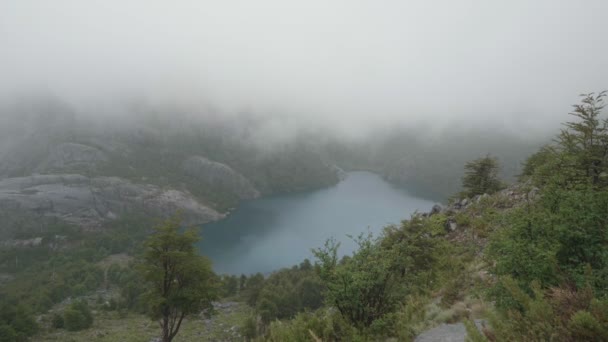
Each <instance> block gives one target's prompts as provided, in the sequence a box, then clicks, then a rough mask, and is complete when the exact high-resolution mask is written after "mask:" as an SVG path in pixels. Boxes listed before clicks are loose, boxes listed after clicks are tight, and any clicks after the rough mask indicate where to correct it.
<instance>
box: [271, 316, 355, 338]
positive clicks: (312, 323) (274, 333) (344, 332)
mask: <svg viewBox="0 0 608 342" xmlns="http://www.w3.org/2000/svg"><path fill="white" fill-rule="evenodd" d="M365 340H366V339H365V338H364V337H363V336H361V335H360V334H359V333H358V332H357V330H356V329H355V328H354V327H353V326H351V325H350V324H349V322H347V321H345V320H344V319H343V318H342V316H341V315H340V314H338V313H337V312H335V310H331V309H322V310H318V311H316V312H314V313H311V312H303V313H299V314H297V315H296V316H295V318H294V319H293V320H290V321H287V322H283V321H275V322H272V323H271V324H270V326H269V328H268V334H267V336H266V338H265V341H273V342H283V341H294V342H310V341H353V342H355V341H365Z"/></svg>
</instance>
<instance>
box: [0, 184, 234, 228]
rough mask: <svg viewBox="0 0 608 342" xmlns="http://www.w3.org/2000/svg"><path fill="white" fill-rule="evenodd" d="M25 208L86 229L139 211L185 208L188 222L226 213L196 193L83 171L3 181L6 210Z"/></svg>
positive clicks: (166, 212)
mask: <svg viewBox="0 0 608 342" xmlns="http://www.w3.org/2000/svg"><path fill="white" fill-rule="evenodd" d="M7 210H11V211H19V212H25V213H28V214H30V215H35V216H40V217H55V218H58V219H61V220H63V221H66V222H69V223H73V224H76V225H78V226H81V227H85V228H95V227H97V226H99V225H100V224H101V223H102V222H104V221H106V220H112V219H115V218H116V217H118V216H120V215H121V214H124V213H128V212H132V211H137V212H143V213H146V214H148V215H151V216H157V217H167V216H170V215H172V214H174V213H175V212H176V211H181V212H182V215H183V218H184V220H185V221H186V223H188V224H200V223H205V222H209V221H214V220H218V219H220V218H222V217H223V215H222V214H220V213H218V212H217V211H215V210H213V209H211V208H208V207H206V206H205V205H203V204H201V203H200V202H198V201H197V200H196V199H195V198H194V197H193V196H192V195H190V194H189V193H186V192H182V191H177V190H170V189H169V190H167V189H162V188H160V187H158V186H156V185H151V184H135V183H132V182H130V181H128V180H125V179H121V178H117V177H92V178H89V177H85V176H82V175H77V174H59V175H35V176H29V177H18V178H7V179H4V180H1V181H0V211H7Z"/></svg>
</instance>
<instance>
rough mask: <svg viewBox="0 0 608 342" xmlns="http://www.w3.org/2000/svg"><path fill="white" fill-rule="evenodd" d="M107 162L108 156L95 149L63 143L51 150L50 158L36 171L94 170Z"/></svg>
mask: <svg viewBox="0 0 608 342" xmlns="http://www.w3.org/2000/svg"><path fill="white" fill-rule="evenodd" d="M107 160H108V158H107V157H106V155H105V154H104V153H103V152H102V151H100V150H99V149H97V148H95V147H91V146H87V145H82V144H75V143H62V144H59V145H57V146H54V147H53V148H52V149H51V152H50V153H49V156H48V157H47V158H46V159H45V160H44V161H42V162H41V163H40V165H38V168H37V169H36V171H37V172H44V173H47V172H50V171H61V170H94V169H96V168H97V166H98V165H99V164H100V163H102V162H105V161H107Z"/></svg>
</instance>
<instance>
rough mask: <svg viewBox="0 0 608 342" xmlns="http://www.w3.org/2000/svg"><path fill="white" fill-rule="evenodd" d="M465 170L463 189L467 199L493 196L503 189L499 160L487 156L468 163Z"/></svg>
mask: <svg viewBox="0 0 608 342" xmlns="http://www.w3.org/2000/svg"><path fill="white" fill-rule="evenodd" d="M464 169H465V174H464V177H462V187H463V188H464V195H465V196H467V197H473V196H475V195H482V194H484V193H485V194H492V193H494V192H496V191H498V190H500V189H501V188H503V185H502V182H501V181H500V180H499V179H498V171H499V165H498V160H497V159H496V158H494V157H491V156H489V155H487V156H485V157H483V158H479V159H475V160H473V161H470V162H467V163H466V164H465V166H464Z"/></svg>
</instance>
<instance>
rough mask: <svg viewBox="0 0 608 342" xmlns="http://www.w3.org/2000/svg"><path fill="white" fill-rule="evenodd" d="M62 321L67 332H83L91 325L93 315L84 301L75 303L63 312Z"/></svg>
mask: <svg viewBox="0 0 608 342" xmlns="http://www.w3.org/2000/svg"><path fill="white" fill-rule="evenodd" d="M63 321H64V326H65V328H66V329H67V330H69V331H78V330H84V329H87V328H89V327H90V326H91V325H93V315H92V314H91V310H90V309H89V306H88V305H87V303H86V302H85V301H77V302H74V303H72V304H71V305H70V306H69V307H68V308H67V309H66V310H65V311H64V312H63Z"/></svg>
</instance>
